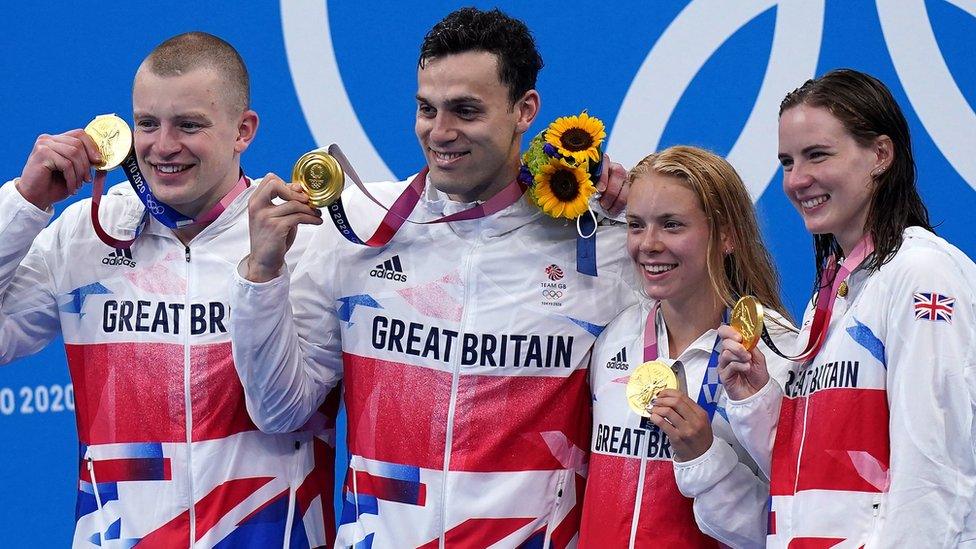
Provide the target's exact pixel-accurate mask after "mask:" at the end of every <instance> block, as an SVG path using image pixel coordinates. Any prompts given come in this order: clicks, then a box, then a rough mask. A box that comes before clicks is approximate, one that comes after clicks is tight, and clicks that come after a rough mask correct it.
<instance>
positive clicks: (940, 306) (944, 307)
mask: <svg viewBox="0 0 976 549" xmlns="http://www.w3.org/2000/svg"><path fill="white" fill-rule="evenodd" d="M913 297H914V299H915V319H916V320H931V321H932V322H936V321H939V320H941V321H943V322H952V308H953V306H954V305H955V303H956V298H954V297H947V296H944V295H942V294H933V293H926V292H921V293H915V294H914V296H913Z"/></svg>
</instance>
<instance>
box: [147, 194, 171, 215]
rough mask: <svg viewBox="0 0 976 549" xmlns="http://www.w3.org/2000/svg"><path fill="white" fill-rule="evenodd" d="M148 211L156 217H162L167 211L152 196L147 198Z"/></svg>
mask: <svg viewBox="0 0 976 549" xmlns="http://www.w3.org/2000/svg"><path fill="white" fill-rule="evenodd" d="M146 209H147V210H149V213H151V214H155V215H162V214H163V212H165V211H166V210H165V209H164V208H163V206H162V204H160V203H159V202H156V199H155V198H153V197H152V196H151V195H150V196H146Z"/></svg>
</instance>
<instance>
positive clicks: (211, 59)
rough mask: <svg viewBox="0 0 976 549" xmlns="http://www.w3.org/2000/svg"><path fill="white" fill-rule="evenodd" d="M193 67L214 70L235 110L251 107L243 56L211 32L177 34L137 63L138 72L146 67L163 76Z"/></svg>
mask: <svg viewBox="0 0 976 549" xmlns="http://www.w3.org/2000/svg"><path fill="white" fill-rule="evenodd" d="M196 69H208V70H211V71H214V72H215V73H217V75H218V77H219V81H220V82H223V84H224V87H225V89H224V90H223V91H224V94H225V95H226V98H227V100H228V105H229V106H231V107H233V108H234V110H240V111H245V110H247V109H248V108H250V103H251V84H250V78H249V77H248V74H247V67H245V66H244V60H243V59H241V56H240V54H239V53H237V50H235V49H234V47H233V46H231V45H230V44H228V43H227V42H225V41H224V40H221V39H220V38H217V37H216V36H214V35H212V34H208V33H205V32H187V33H184V34H178V35H176V36H174V37H172V38H170V39H168V40H166V41H165V42H163V43H162V44H160V45H158V46H156V48H155V49H153V51H152V52H151V53H150V54H149V56H148V57H146V59H145V61H143V62H142V65H141V66H140V67H139V71H140V72H141V71H143V70H148V71H150V72H152V73H153V74H155V75H157V76H163V77H167V76H181V75H184V74H186V73H188V72H191V71H194V70H196ZM137 76H138V75H137Z"/></svg>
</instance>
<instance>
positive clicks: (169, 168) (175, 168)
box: [156, 164, 188, 173]
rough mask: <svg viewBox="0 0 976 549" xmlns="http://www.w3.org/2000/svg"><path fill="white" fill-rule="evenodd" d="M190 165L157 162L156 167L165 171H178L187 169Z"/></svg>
mask: <svg viewBox="0 0 976 549" xmlns="http://www.w3.org/2000/svg"><path fill="white" fill-rule="evenodd" d="M187 167H188V166H173V165H169V164H157V165H156V169H157V170H159V171H161V172H163V173H178V172H182V171H183V170H185V169H187Z"/></svg>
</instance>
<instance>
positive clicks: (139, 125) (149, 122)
mask: <svg viewBox="0 0 976 549" xmlns="http://www.w3.org/2000/svg"><path fill="white" fill-rule="evenodd" d="M157 127H159V122H156V121H155V120H153V119H151V118H141V119H139V120H136V129H137V130H141V131H151V130H154V129H156V128H157Z"/></svg>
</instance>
